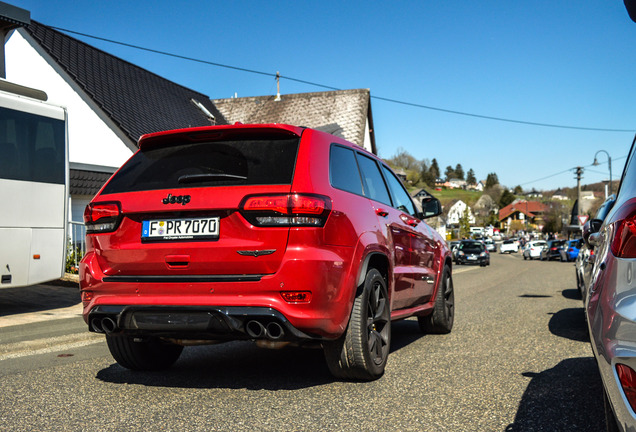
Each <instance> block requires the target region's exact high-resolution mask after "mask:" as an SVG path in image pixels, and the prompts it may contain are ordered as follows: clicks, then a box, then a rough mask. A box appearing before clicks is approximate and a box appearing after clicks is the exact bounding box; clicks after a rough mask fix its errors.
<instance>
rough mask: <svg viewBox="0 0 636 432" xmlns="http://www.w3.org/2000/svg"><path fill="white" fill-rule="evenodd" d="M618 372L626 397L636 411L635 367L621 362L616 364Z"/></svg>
mask: <svg viewBox="0 0 636 432" xmlns="http://www.w3.org/2000/svg"><path fill="white" fill-rule="evenodd" d="M616 372H617V374H618V379H619V381H620V383H621V387H623V392H624V393H625V397H626V398H627V401H628V402H629V405H630V406H631V407H632V410H633V411H635V412H636V372H635V371H634V369H632V368H630V367H629V366H626V365H624V364H621V363H618V364H617V365H616Z"/></svg>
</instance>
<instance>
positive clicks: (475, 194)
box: [426, 188, 483, 207]
mask: <svg viewBox="0 0 636 432" xmlns="http://www.w3.org/2000/svg"><path fill="white" fill-rule="evenodd" d="M426 190H427V191H428V192H429V193H431V194H432V195H433V196H434V197H435V198H437V199H438V200H440V202H441V203H442V205H443V206H446V205H447V204H448V203H449V202H450V201H452V200H462V201H463V202H465V203H466V204H467V205H469V206H471V207H472V206H473V205H474V204H475V203H476V202H477V200H478V199H479V198H480V197H481V196H482V194H483V192H479V191H468V190H463V189H442V190H435V189H431V188H426Z"/></svg>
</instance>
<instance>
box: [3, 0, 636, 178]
mask: <svg viewBox="0 0 636 432" xmlns="http://www.w3.org/2000/svg"><path fill="white" fill-rule="evenodd" d="M5 1H7V2H9V3H11V4H14V5H16V6H18V7H21V8H24V9H27V10H30V11H31V18H32V19H34V20H37V21H39V22H41V23H43V24H46V25H50V26H54V27H61V28H66V29H69V30H74V31H77V32H81V33H86V34H90V35H94V36H99V37H103V38H108V39H114V40H117V41H121V42H125V43H129V44H133V45H139V46H143V47H147V48H152V49H155V50H160V51H167V52H170V53H175V54H179V55H182V56H187V57H193V58H198V59H202V60H206V61H210V62H215V63H221V64H226V65H232V66H237V67H241V68H246V69H252V70H257V71H262V72H267V73H271V74H275V73H276V72H277V71H280V73H281V75H283V76H289V77H293V78H298V79H302V80H306V81H310V82H314V83H319V84H323V85H326V86H330V87H335V88H339V89H354V88H369V89H370V90H371V95H372V96H377V97H381V98H390V99H396V100H400V101H404V102H408V103H413V104H417V105H424V106H428V107H434V108H441V109H445V110H451V111H458V112H464V113H470V114H476V115H481V116H489V117H497V118H505V119H512V120H520V121H524V122H532V123H543V124H553V125H563V126H574V127H583V128H598V129H619V130H627V132H607V131H590V130H579V129H567V128H555V127H542V126H531V125H526V124H518V123H511V122H502V121H494V120H487V119H483V118H478V117H472V116H464V115H457V114H450V113H446V112H442V111H437V110H431V109H423V108H417V107H412V106H406V105H400V104H395V103H390V102H386V101H383V100H379V99H374V100H373V101H372V109H373V118H374V122H375V133H376V140H377V144H378V149H379V153H380V156H382V157H385V158H389V157H391V156H393V155H394V154H395V153H396V152H397V151H398V150H399V149H404V150H406V151H408V152H409V153H411V154H412V155H413V156H415V157H416V158H418V159H429V160H432V159H433V158H436V159H437V161H438V163H439V166H440V168H441V170H442V171H444V169H445V167H446V166H448V165H451V166H453V167H454V166H455V165H456V164H458V163H460V164H461V165H462V167H463V168H464V170H465V171H468V169H470V168H472V169H473V170H474V171H475V174H476V176H477V178H478V179H485V178H486V176H487V175H488V173H491V172H494V173H496V174H497V175H498V177H499V180H500V182H501V183H502V184H504V185H506V186H509V187H514V186H516V185H521V186H522V187H523V188H524V189H532V188H536V189H540V190H541V189H543V190H545V189H554V188H557V187H561V186H575V185H576V181H575V179H574V173H573V171H572V170H571V169H572V168H574V167H576V166H583V167H585V173H584V175H583V182H582V183H583V184H585V183H593V182H598V181H602V180H604V179H607V178H608V165H607V156H606V155H605V153H601V154H599V162H600V163H601V165H600V166H596V167H594V166H591V164H592V162H593V160H594V155H595V153H596V152H597V151H598V150H605V151H606V152H608V153H609V154H610V156H611V158H612V174H613V178H614V179H617V178H618V177H619V176H620V173H621V171H622V168H623V165H624V163H625V156H626V155H627V153H628V151H629V147H630V145H631V142H632V140H633V138H634V133H635V132H636V73H635V71H636V23H633V22H632V21H631V20H630V19H629V17H628V15H627V12H626V11H625V8H624V6H623V2H622V1H619V0H615V1H607V0H595V1H592V0H579V1H574V0H570V1H555V0H536V1H532V2H516V1H515V2H513V1H504V0H499V1H488V0H483V1H478V2H476V1H469V0H462V1H459V0H444V1H442V0H438V1H396V2H376V1H365V2H362V1H349V2H341V1H339V2H336V1H328V0H323V1H302V0H299V1H269V2H264V1H260V2H258V1H247V0H245V1H229V0H226V1H223V2H218V1H196V0H194V1H170V2H168V1H163V0H157V1H146V0H139V1H135V2H131V1H77V0H73V1H66V0H56V1H50V0H13V1H11V0H5ZM73 37H77V38H78V39H80V40H84V41H85V42H87V43H89V44H91V45H93V46H96V47H98V48H100V49H103V50H104V51H107V52H109V53H112V54H114V55H116V56H119V57H121V58H123V59H125V60H128V61H130V62H132V63H135V64H137V65H139V66H141V67H144V68H146V69H148V70H150V71H152V72H154V73H157V74H159V75H161V76H164V77H166V78H168V79H170V80H173V81H175V82H177V83H179V84H182V85H184V86H186V87H189V88H192V89H195V90H197V91H200V92H202V93H204V94H207V95H208V96H210V97H211V98H225V97H231V96H233V95H234V94H235V93H236V94H238V96H240V97H241V96H261V95H268V94H275V93H276V83H275V80H274V79H273V78H272V77H270V76H263V75H258V74H252V73H247V72H241V71H236V70H230V69H224V68H220V67H214V66H210V65H204V64H200V63H194V62H188V61H185V60H180V59H175V58H171V57H165V56H161V55H158V54H153V53H149V52H144V51H139V50H135V49H132V48H127V47H122V46H119V45H114V44H111V43H107V42H102V41H98V40H94V39H89V38H84V37H80V36H76V35H73ZM321 90H323V89H321V88H320V87H314V86H311V85H307V84H300V83H296V82H293V81H290V80H281V93H283V94H285V93H301V92H313V91H321ZM559 173H560V174H559ZM557 174H558V175H557Z"/></svg>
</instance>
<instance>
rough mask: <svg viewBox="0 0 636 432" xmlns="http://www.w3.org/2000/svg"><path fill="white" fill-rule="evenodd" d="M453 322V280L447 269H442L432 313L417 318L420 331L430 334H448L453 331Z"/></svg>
mask: <svg viewBox="0 0 636 432" xmlns="http://www.w3.org/2000/svg"><path fill="white" fill-rule="evenodd" d="M454 321H455V290H454V288H453V278H452V277H451V272H450V269H449V268H448V267H444V273H443V274H442V281H441V283H440V286H439V289H438V290H437V294H436V295H435V306H434V307H433V313H431V314H430V315H427V316H423V317H417V322H418V323H419V325H420V330H421V331H423V332H424V333H431V334H448V333H450V332H451V330H452V329H453V322H454Z"/></svg>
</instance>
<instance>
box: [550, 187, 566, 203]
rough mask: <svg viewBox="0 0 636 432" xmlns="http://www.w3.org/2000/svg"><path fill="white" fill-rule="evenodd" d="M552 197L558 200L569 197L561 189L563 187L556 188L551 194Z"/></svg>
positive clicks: (564, 199)
mask: <svg viewBox="0 0 636 432" xmlns="http://www.w3.org/2000/svg"><path fill="white" fill-rule="evenodd" d="M552 199H553V200H558V201H566V200H568V199H569V198H568V196H567V194H566V193H565V192H564V191H563V189H557V191H556V192H555V193H554V194H552Z"/></svg>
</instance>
